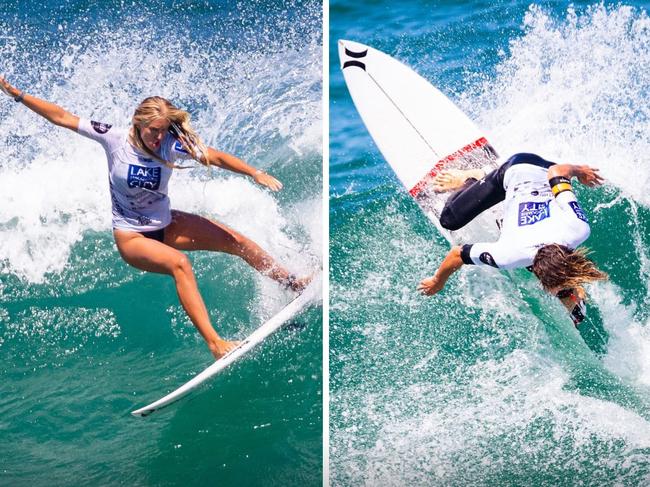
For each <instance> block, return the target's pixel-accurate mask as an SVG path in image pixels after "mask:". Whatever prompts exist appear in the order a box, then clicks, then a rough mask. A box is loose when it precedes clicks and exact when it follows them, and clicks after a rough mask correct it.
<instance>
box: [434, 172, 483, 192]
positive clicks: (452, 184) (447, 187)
mask: <svg viewBox="0 0 650 487" xmlns="http://www.w3.org/2000/svg"><path fill="white" fill-rule="evenodd" d="M483 176H485V173H484V172H483V171H482V170H481V169H467V170H461V169H446V170H444V171H440V172H439V173H438V174H436V177H435V178H433V182H432V183H431V186H432V187H433V190H434V191H435V192H436V193H445V192H447V191H454V190H456V189H458V188H460V187H462V186H463V184H465V181H467V180H468V179H469V178H474V179H481V178H482V177H483Z"/></svg>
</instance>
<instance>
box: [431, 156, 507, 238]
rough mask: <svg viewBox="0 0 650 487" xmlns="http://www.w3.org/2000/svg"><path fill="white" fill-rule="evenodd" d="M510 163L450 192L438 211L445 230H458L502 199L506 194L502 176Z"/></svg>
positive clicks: (466, 182) (470, 180) (468, 181)
mask: <svg viewBox="0 0 650 487" xmlns="http://www.w3.org/2000/svg"><path fill="white" fill-rule="evenodd" d="M508 167H510V164H508V163H506V164H504V165H502V166H501V167H499V168H498V169H496V170H494V171H492V172H490V173H488V174H486V175H485V176H484V177H483V178H481V179H480V180H476V179H468V180H467V181H465V185H464V186H463V187H462V188H461V189H460V190H458V191H456V192H455V193H454V194H452V195H451V196H450V197H449V199H447V202H446V203H445V207H444V208H443V209H442V212H441V213H440V225H442V227H443V228H446V229H447V230H452V231H454V230H458V229H459V228H462V227H464V226H465V225H467V224H468V223H469V222H471V221H472V220H473V219H474V218H476V217H477V216H478V215H480V214H481V213H482V212H484V211H485V210H487V209H488V208H491V207H493V206H494V205H496V204H497V203H499V202H501V201H503V199H504V198H505V196H506V192H505V189H504V188H503V177H504V175H505V172H506V170H507V169H508Z"/></svg>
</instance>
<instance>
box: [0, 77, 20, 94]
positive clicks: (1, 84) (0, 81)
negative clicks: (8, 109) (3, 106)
mask: <svg viewBox="0 0 650 487" xmlns="http://www.w3.org/2000/svg"><path fill="white" fill-rule="evenodd" d="M0 90H2V92H3V93H5V94H6V95H8V96H10V97H12V98H15V97H16V96H18V94H19V92H18V90H17V89H16V88H14V87H13V86H11V84H9V83H8V82H7V80H6V79H4V77H3V76H0Z"/></svg>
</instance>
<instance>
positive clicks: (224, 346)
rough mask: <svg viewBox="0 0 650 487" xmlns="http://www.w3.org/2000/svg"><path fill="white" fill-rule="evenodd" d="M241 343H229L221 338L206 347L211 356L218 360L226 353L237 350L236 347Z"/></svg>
mask: <svg viewBox="0 0 650 487" xmlns="http://www.w3.org/2000/svg"><path fill="white" fill-rule="evenodd" d="M240 343H241V342H238V341H229V340H222V339H221V338H217V340H215V341H214V342H212V343H210V344H208V347H209V348H210V351H211V352H212V355H214V358H216V359H217V360H219V359H220V358H221V357H223V356H224V355H226V354H227V353H228V352H230V351H232V350H234V349H235V348H237V346H238V345H239V344H240Z"/></svg>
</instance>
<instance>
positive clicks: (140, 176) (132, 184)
mask: <svg viewBox="0 0 650 487" xmlns="http://www.w3.org/2000/svg"><path fill="white" fill-rule="evenodd" d="M127 183H128V185H129V188H143V189H150V190H152V191H156V190H157V189H158V188H159V187H160V167H144V166H136V165H135V164H129V173H128V177H127Z"/></svg>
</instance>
